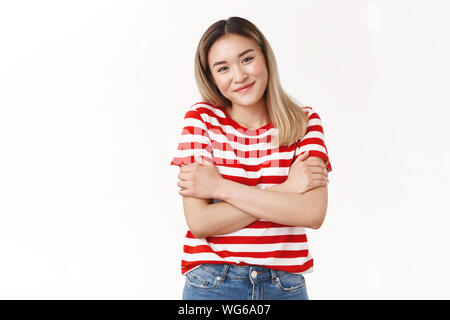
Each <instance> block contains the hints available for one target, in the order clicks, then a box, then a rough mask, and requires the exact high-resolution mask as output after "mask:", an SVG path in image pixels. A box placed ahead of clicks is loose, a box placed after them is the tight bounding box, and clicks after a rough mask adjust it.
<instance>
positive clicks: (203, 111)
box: [188, 101, 226, 122]
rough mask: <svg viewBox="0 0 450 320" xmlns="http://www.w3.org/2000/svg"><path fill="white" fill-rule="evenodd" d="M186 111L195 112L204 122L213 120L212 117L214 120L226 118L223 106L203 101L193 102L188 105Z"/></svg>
mask: <svg viewBox="0 0 450 320" xmlns="http://www.w3.org/2000/svg"><path fill="white" fill-rule="evenodd" d="M188 112H194V113H196V114H197V115H199V116H201V117H202V119H203V120H204V121H205V122H211V121H214V120H212V119H213V118H215V119H216V120H221V119H224V118H226V115H225V110H224V107H221V106H217V105H214V104H212V103H209V102H205V101H200V102H196V103H194V104H193V105H191V106H190V107H189V110H188ZM219 122H221V121H219Z"/></svg>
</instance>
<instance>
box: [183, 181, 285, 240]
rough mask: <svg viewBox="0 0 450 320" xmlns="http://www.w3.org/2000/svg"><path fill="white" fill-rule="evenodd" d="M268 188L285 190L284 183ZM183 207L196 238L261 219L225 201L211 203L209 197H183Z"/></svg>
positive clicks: (240, 227) (230, 229)
mask: <svg viewBox="0 0 450 320" xmlns="http://www.w3.org/2000/svg"><path fill="white" fill-rule="evenodd" d="M249 188H255V189H257V188H256V187H249ZM268 190H271V191H277V192H284V191H285V190H284V184H283V183H281V184H279V185H275V186H272V187H270V188H268ZM183 207H184V213H185V217H186V222H187V224H188V227H189V230H190V231H191V233H192V234H193V235H194V236H195V237H196V238H205V237H211V236H215V235H221V234H227V233H230V232H234V231H237V230H240V229H242V228H244V227H246V226H248V225H249V224H251V223H253V222H255V221H256V220H258V219H259V218H258V217H255V216H252V215H250V214H248V213H247V212H244V211H242V210H240V209H238V208H236V207H234V206H232V205H231V204H229V203H227V202H225V201H222V202H216V203H212V204H209V203H208V200H207V199H198V198H194V197H183Z"/></svg>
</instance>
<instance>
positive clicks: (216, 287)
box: [183, 264, 308, 300]
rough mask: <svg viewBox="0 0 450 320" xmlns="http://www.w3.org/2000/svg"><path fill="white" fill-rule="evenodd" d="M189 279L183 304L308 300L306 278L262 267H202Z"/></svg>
mask: <svg viewBox="0 0 450 320" xmlns="http://www.w3.org/2000/svg"><path fill="white" fill-rule="evenodd" d="M185 276H186V282H185V285H184V289H183V300H223V299H225V300H308V294H307V292H306V284H305V278H304V277H303V275H302V274H294V273H289V272H285V271H278V270H272V269H268V268H265V267H261V266H235V265H229V264H202V265H201V266H200V267H197V268H196V269H193V270H191V271H189V272H187V273H186V274H185Z"/></svg>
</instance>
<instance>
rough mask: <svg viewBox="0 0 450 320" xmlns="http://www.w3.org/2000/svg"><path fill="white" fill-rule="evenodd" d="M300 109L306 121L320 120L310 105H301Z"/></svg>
mask: <svg viewBox="0 0 450 320" xmlns="http://www.w3.org/2000/svg"><path fill="white" fill-rule="evenodd" d="M300 108H301V109H302V110H303V112H304V113H305V115H306V117H307V118H308V120H311V119H312V118H319V119H320V117H319V115H318V113H317V112H316V110H315V109H314V108H313V107H311V106H310V105H302V106H300Z"/></svg>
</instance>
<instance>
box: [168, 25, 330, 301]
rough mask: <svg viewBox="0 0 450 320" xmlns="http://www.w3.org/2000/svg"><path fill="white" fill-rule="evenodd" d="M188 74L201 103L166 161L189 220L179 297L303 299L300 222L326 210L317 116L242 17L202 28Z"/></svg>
mask: <svg viewBox="0 0 450 320" xmlns="http://www.w3.org/2000/svg"><path fill="white" fill-rule="evenodd" d="M195 77H196V81H197V86H198V88H199V91H200V94H201V96H202V99H203V102H199V103H196V104H194V105H193V106H191V107H190V108H189V110H188V111H187V112H186V114H185V117H184V128H183V132H182V135H181V140H180V143H179V145H178V150H177V152H176V155H175V157H174V158H173V160H172V163H171V164H172V165H178V166H180V172H179V175H178V178H179V179H180V181H178V186H179V187H180V188H181V189H180V191H179V194H180V195H182V196H183V207H184V214H185V218H186V222H187V224H188V227H189V230H188V232H187V234H186V237H185V245H184V247H183V258H182V274H183V275H185V276H186V282H185V287H184V290H183V299H203V300H205V299H241V300H242V299H308V294H307V291H306V284H305V279H304V277H303V273H307V272H311V271H312V269H313V259H312V257H311V255H310V253H309V250H308V244H307V238H306V233H305V228H313V229H317V228H319V227H320V225H321V224H322V222H323V220H324V218H325V213H326V210H327V201H328V200H327V199H328V194H327V184H328V172H329V171H331V164H330V162H329V159H328V152H327V149H326V146H325V143H324V139H323V128H322V123H321V120H320V117H319V116H318V114H317V113H316V112H314V110H313V109H312V108H311V107H307V106H300V105H298V104H297V103H295V102H294V101H293V99H292V98H290V97H289V96H288V95H287V94H286V93H285V92H284V91H283V89H282V88H281V85H280V81H279V77H278V70H277V65H276V61H275V56H274V54H273V52H272V49H271V47H270V45H269V43H268V42H267V40H266V39H265V37H264V35H263V34H262V33H261V31H260V30H259V29H258V28H257V27H256V26H255V25H253V24H252V23H251V22H249V21H248V20H245V19H243V18H239V17H231V18H229V19H228V20H220V21H218V22H216V23H214V24H213V25H211V26H210V27H209V28H208V30H206V32H205V34H204V35H203V37H202V38H201V40H200V42H199V44H198V47H197V53H196V60H195Z"/></svg>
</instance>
